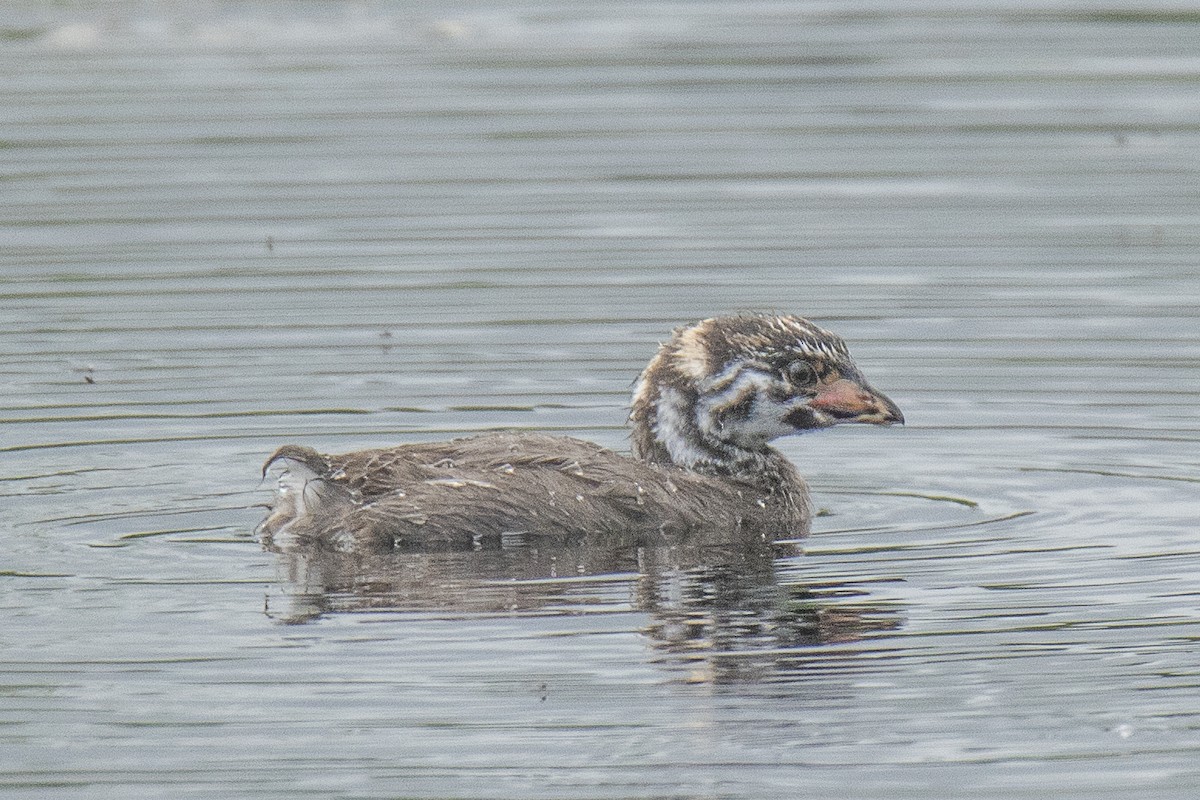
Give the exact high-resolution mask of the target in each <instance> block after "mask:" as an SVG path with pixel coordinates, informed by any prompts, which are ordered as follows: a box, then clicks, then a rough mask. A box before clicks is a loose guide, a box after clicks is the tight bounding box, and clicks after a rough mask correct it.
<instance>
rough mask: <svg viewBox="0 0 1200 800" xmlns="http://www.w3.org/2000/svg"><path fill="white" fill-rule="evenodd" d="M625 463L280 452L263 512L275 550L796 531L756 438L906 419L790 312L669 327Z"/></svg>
mask: <svg viewBox="0 0 1200 800" xmlns="http://www.w3.org/2000/svg"><path fill="white" fill-rule="evenodd" d="M630 421H631V422H632V425H633V431H632V444H633V457H632V458H630V457H627V456H622V455H618V454H617V453H614V452H612V451H610V450H607V449H605V448H603V447H601V446H599V445H597V444H592V443H591V442H585V441H581V440H579V439H572V438H567V437H558V436H546V435H542V434H518V433H492V434H483V435H480V436H473V437H469V438H464V439H456V440H454V441H450V442H437V443H432V444H411V445H401V446H399V447H392V448H385V449H379V450H363V451H359V452H355V453H346V454H344V455H334V456H330V455H322V454H320V453H318V452H317V451H316V450H313V449H312V448H309V447H301V446H297V445H285V446H283V447H281V448H280V449H279V450H278V451H276V452H275V454H274V455H272V456H271V457H270V458H269V459H268V460H267V464H266V467H264V472H265V471H266V469H268V468H271V467H272V466H277V467H282V471H281V473H280V476H279V483H278V488H277V491H276V496H275V502H274V504H273V506H272V509H271V513H270V515H269V516H268V517H267V518H266V519H265V520H264V521H263V523H262V524H261V525H260V526H259V534H260V535H261V536H262V539H263V541H264V542H265V543H266V544H267V545H268V546H271V547H275V548H277V549H288V548H292V547H296V546H301V545H304V544H309V543H311V544H315V545H316V546H318V547H323V548H332V549H336V550H387V549H392V548H394V547H414V546H417V547H424V546H430V545H438V544H441V545H463V546H466V545H471V544H478V543H480V542H482V541H485V540H490V539H498V538H500V537H501V536H503V535H505V534H525V535H528V536H550V537H556V538H564V537H578V536H582V535H586V534H603V533H609V534H622V535H632V536H634V537H636V538H638V539H645V538H646V537H656V536H657V537H661V536H664V535H678V534H685V535H686V534H688V533H689V532H692V533H698V532H700V531H705V532H709V533H711V532H713V531H717V532H720V531H728V532H730V533H734V532H741V533H748V534H750V535H752V536H756V537H762V538H767V539H775V538H786V537H793V536H800V535H803V534H805V533H806V532H807V531H808V526H809V521H810V517H811V511H810V507H809V499H808V487H807V486H806V485H805V483H804V480H803V479H802V478H801V477H800V475H799V473H798V472H797V471H796V468H795V467H794V466H793V465H792V463H791V462H790V461H788V460H787V459H786V458H785V457H784V456H783V455H782V454H781V453H780V452H778V451H777V450H775V449H774V448H772V447H771V446H770V445H769V444H768V443H769V442H770V441H771V440H772V439H775V438H778V437H780V436H785V435H788V434H794V433H804V432H806V431H810V430H815V429H818V428H826V427H829V426H831V425H836V424H838V423H842V422H867V423H872V424H876V425H890V424H893V423H902V422H903V421H904V417H903V415H902V414H901V413H900V409H898V408H897V407H896V405H895V404H894V403H892V401H891V400H889V399H888V398H887V397H885V396H884V395H882V394H880V393H879V392H876V391H874V390H873V389H872V388H871V387H870V386H869V385H868V384H867V382H866V381H865V380H864V379H863V377H862V375H861V374H860V373H859V371H858V369H857V368H856V367H855V366H854V362H853V361H852V360H851V359H850V354H849V352H848V351H847V350H846V345H845V343H844V342H843V341H842V340H841V339H840V338H839V337H837V336H836V335H834V334H832V333H829V332H828V331H825V330H822V329H821V328H818V327H817V326H816V325H813V324H812V323H811V322H808V321H807V320H803V319H800V318H799V317H793V316H774V315H739V316H731V317H716V318H714V319H707V320H703V321H701V322H698V323H696V324H694V325H689V326H686V327H683V328H679V329H677V330H676V331H675V333H674V335H673V336H672V337H671V340H670V341H669V342H667V343H666V344H665V345H663V346H662V347H661V348H660V349H659V351H658V354H657V355H655V357H654V358H653V360H651V362H650V364H649V365H648V366H647V367H646V369H645V371H643V372H642V375H641V377H640V378H639V379H638V381H637V385H636V388H635V390H634V395H633V411H632V413H631V414H630Z"/></svg>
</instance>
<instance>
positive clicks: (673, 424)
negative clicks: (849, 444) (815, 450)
mask: <svg viewBox="0 0 1200 800" xmlns="http://www.w3.org/2000/svg"><path fill="white" fill-rule="evenodd" d="M630 420H631V421H632V423H633V437H632V439H633V448H634V454H635V455H637V456H638V457H639V458H643V459H645V460H648V461H653V462H657V463H670V464H675V465H678V466H681V467H686V468H688V469H694V470H697V471H700V472H710V473H715V474H731V473H736V472H739V471H741V469H742V465H744V464H747V463H752V462H755V461H756V460H759V459H761V458H762V457H763V455H764V454H765V453H766V452H767V451H769V448H768V445H767V443H768V442H770V441H771V440H772V439H776V438H778V437H780V436H787V435H790V434H797V433H806V432H808V431H812V430H817V429H819V428H828V427H830V426H831V425H838V424H841V423H846V422H865V423H870V424H873V425H893V424H903V422H904V415H903V414H901V413H900V409H899V408H897V407H896V404H895V403H893V402H892V401H891V400H889V399H888V398H887V397H886V396H885V395H883V394H882V393H880V392H877V391H875V390H874V389H872V388H871V386H870V385H869V384H868V383H867V381H866V379H864V378H863V376H862V373H861V372H859V371H858V368H857V367H856V366H855V365H854V361H853V360H852V359H851V358H850V353H849V351H848V350H847V349H846V343H845V342H844V341H842V339H841V337H839V336H837V335H835V334H833V333H830V332H829V331H826V330H823V329H822V328H819V327H817V326H816V325H814V324H812V323H811V322H809V321H808V320H805V319H801V318H800V317H794V316H790V315H765V314H764V315H738V316H730V317H715V318H713V319H706V320H703V321H701V322H697V323H695V324H693V325H688V326H685V327H682V328H679V329H677V330H676V331H675V332H674V335H673V336H672V337H671V340H670V341H668V342H667V343H666V344H664V345H663V346H662V347H661V348H660V349H659V351H658V354H657V355H655V357H654V359H653V360H652V361H651V362H650V364H649V365H648V366H647V367H646V369H645V371H644V372H642V374H641V377H640V378H638V381H637V385H636V388H635V390H634V395H633V410H632V413H631V414H630Z"/></svg>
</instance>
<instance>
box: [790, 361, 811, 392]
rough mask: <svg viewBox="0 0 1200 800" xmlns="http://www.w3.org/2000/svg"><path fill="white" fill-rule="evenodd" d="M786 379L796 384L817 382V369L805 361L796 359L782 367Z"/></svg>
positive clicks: (802, 384)
mask: <svg viewBox="0 0 1200 800" xmlns="http://www.w3.org/2000/svg"><path fill="white" fill-rule="evenodd" d="M784 374H785V375H787V379H788V380H789V381H790V382H791V383H792V384H794V385H796V386H807V385H809V384H811V383H816V382H817V371H816V369H814V368H813V365H812V364H810V363H808V362H807V361H801V360H796V361H793V362H791V363H790V364H788V365H787V367H785V368H784Z"/></svg>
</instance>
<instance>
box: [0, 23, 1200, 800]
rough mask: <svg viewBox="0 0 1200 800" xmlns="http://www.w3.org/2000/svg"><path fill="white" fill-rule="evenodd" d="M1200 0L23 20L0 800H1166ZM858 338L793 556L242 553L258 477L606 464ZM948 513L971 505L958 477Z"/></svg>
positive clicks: (1, 424) (1, 34)
mask: <svg viewBox="0 0 1200 800" xmlns="http://www.w3.org/2000/svg"><path fill="white" fill-rule="evenodd" d="M1198 43H1200V11H1197V10H1196V9H1195V8H1194V7H1192V6H1190V5H1187V4H1183V3H1162V4H1156V5H1149V6H1148V5H1144V4H1141V3H1132V2H1124V3H1122V2H1114V3H1109V4H1105V5H1097V4H1092V3H1086V2H1058V3H1051V2H1047V3H1037V2H1002V3H993V2H988V3H978V4H961V3H957V4H951V3H945V4H942V3H933V2H925V3H891V2H889V3H882V2H881V3H845V4H842V3H828V4H822V3H806V2H794V3H793V2H777V3H733V2H730V3H706V2H697V3H680V4H642V3H581V2H575V3H571V2H562V3H541V4H538V3H528V4H524V5H520V6H517V5H508V4H506V3H504V2H500V1H499V0H497V2H475V3H464V4H459V5H441V4H427V3H400V2H397V3H389V2H365V3H347V4H337V3H305V4H276V3H243V2H230V3H192V4H182V3H180V4H146V3H132V2H131V3H116V2H113V3H83V2H80V3H61V4H54V5H48V4H35V3H14V4H9V5H8V6H6V8H5V11H4V16H0V77H2V80H0V388H2V390H3V397H2V399H0V558H2V562H0V611H2V614H3V619H4V622H3V625H2V626H0V792H3V793H4V794H6V795H8V796H13V797H34V796H38V797H40V796H53V797H63V798H76V797H78V798H85V797H86V798H122V799H125V798H142V797H145V798H159V797H177V796H187V797H222V798H224V797H256V798H259V797H262V798H272V797H278V798H285V797H286V798H294V797H322V798H385V797H386V798H395V797H414V798H433V797H450V798H476V797H478V798H485V797H486V798H648V797H678V798H746V799H747V800H749V799H750V798H796V797H822V798H875V797H879V798H883V797H886V798H899V797H911V798H960V797H964V796H970V797H976V798H1019V797H1024V798H1045V797H1078V798H1089V800H1092V799H1093V798H1102V797H1121V798H1128V797H1154V798H1191V797H1194V796H1195V795H1196V791H1197V787H1200V767H1198V766H1197V763H1198V762H1197V756H1198V755H1200V588H1198V585H1197V584H1198V580H1197V579H1198V578H1200V543H1198V541H1197V538H1198V534H1200V524H1198V518H1200V494H1198V491H1197V489H1198V487H1197V484H1198V483H1200V456H1198V455H1197V442H1198V441H1200V415H1198V414H1197V411H1196V407H1197V402H1198V401H1200V326H1198V325H1197V312H1196V305H1197V300H1198V299H1200V269H1198V267H1197V260H1198V255H1197V253H1198V246H1200V157H1198V155H1197V154H1198V153H1200V44H1198ZM742 308H756V309H757V308H776V309H782V310H786V311H790V312H794V313H800V314H803V315H806V316H810V317H812V318H814V319H816V320H818V321H819V322H821V323H822V324H825V325H827V326H829V327H831V328H833V329H835V330H837V331H838V332H839V333H841V334H843V335H844V336H845V337H846V338H847V339H848V340H849V341H850V342H851V345H852V347H853V350H854V352H855V354H856V356H857V358H858V361H859V363H860V365H861V366H862V367H863V369H864V371H865V372H866V374H868V375H869V376H870V377H871V379H872V381H873V383H874V384H876V385H877V386H878V387H879V388H880V389H882V390H884V391H885V392H887V393H888V394H889V395H890V396H892V397H893V398H894V399H895V400H896V401H897V402H898V403H899V404H900V405H901V407H902V408H903V409H904V411H905V414H906V416H907V418H908V420H909V425H908V426H907V427H906V428H904V429H897V430H886V431H881V430H874V429H871V430H850V429H847V430H834V431H829V432H825V433H822V434H818V435H813V436H810V437H804V438H800V439H793V440H789V441H784V442H783V443H782V444H783V447H784V449H785V450H786V452H787V453H788V454H789V455H790V456H791V457H793V458H794V460H795V461H796V462H797V463H798V464H799V465H801V467H802V470H803V472H804V473H805V474H806V475H807V476H808V477H809V479H810V481H811V483H812V484H813V486H814V489H815V494H816V501H817V503H818V505H819V506H820V507H822V508H824V509H826V510H827V511H828V515H827V516H822V517H821V518H819V519H818V520H817V526H816V527H817V530H816V532H815V534H814V535H813V536H812V537H811V538H810V539H809V540H807V541H806V542H805V543H804V545H803V548H802V549H803V552H802V553H790V554H789V553H780V554H777V556H776V557H775V558H771V557H770V555H769V554H768V555H767V556H763V554H747V553H734V554H729V555H728V557H727V558H716V559H713V558H711V557H697V556H696V554H692V553H686V552H672V553H658V552H643V553H594V552H564V553H544V552H537V553H535V552H529V551H527V550H521V549H518V550H514V551H501V552H499V553H468V554H458V555H440V556H439V555H427V556H412V557H409V558H406V559H400V560H398V561H396V562H394V563H392V564H389V565H384V566H380V565H374V566H373V567H372V569H371V570H369V571H362V570H358V571H356V570H354V569H348V568H346V565H343V564H332V563H307V562H301V561H298V560H289V559H287V558H285V557H282V556H275V555H272V554H269V553H264V552H263V551H262V550H261V548H260V547H259V546H258V545H257V544H256V543H255V542H254V541H253V539H252V536H251V531H252V529H253V527H254V525H255V523H256V522H257V520H258V519H259V518H260V516H261V513H262V510H261V508H258V507H257V504H260V503H263V502H265V501H266V500H267V499H268V497H269V494H270V492H269V487H266V486H261V485H259V483H258V469H259V466H260V464H261V462H262V459H263V458H264V457H265V455H266V454H268V453H269V452H271V450H273V449H274V447H275V446H277V445H278V444H280V443H283V442H286V441H296V442H303V443H307V444H311V445H314V446H316V447H319V448H322V449H326V450H335V451H336V450H345V449H351V448H356V447H360V446H368V445H377V444H388V443H400V442H406V441H417V440H428V439H436V438H441V437H446V436H450V435H455V434H459V433H465V432H472V431H478V430H483V429H489V428H496V427H513V428H530V429H538V430H549V431H562V432H568V433H571V434H573V435H577V436H581V437H584V438H590V439H594V440H597V441H600V442H602V443H604V444H607V445H610V446H613V447H617V448H620V447H622V446H623V441H624V439H623V432H622V425H623V419H624V414H625V410H624V403H625V399H626V396H627V392H628V389H629V385H630V382H631V380H632V379H633V377H634V375H635V374H636V373H637V372H638V370H639V369H640V368H641V366H642V365H643V364H644V362H645V360H646V359H647V358H648V357H649V356H650V354H651V353H652V352H653V350H654V347H655V344H656V342H658V341H660V340H661V339H662V338H663V337H664V336H665V335H666V333H667V331H669V329H670V328H671V327H673V326H674V325H677V324H679V323H681V322H685V321H689V320H691V319H695V318H699V317H702V316H708V315H712V314H715V313H720V312H727V311H731V310H736V309H742ZM955 500H963V501H969V502H954V501H955Z"/></svg>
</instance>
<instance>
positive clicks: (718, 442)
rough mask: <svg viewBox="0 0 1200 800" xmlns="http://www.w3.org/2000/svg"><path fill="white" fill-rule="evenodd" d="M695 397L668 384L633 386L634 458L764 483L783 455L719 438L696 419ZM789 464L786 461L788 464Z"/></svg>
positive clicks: (766, 447)
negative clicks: (634, 393)
mask: <svg viewBox="0 0 1200 800" xmlns="http://www.w3.org/2000/svg"><path fill="white" fill-rule="evenodd" d="M695 406H696V398H695V397H694V396H693V395H691V394H689V393H688V392H686V391H685V390H682V389H678V388H675V387H671V386H660V385H655V386H639V387H638V391H637V393H636V395H635V397H634V404H633V410H632V413H631V414H630V416H629V419H630V422H631V424H632V426H633V430H632V433H631V436H630V438H631V442H632V445H633V454H634V456H635V457H636V458H639V459H641V460H643V461H648V462H650V463H653V464H671V465H674V466H677V467H682V468H683V469H687V470H691V471H693V472H699V473H701V474H705V475H714V476H721V477H730V478H737V479H740V480H745V481H749V482H752V483H762V482H764V481H767V482H770V476H772V475H776V474H778V473H779V472H780V465H779V463H778V462H779V461H781V460H782V461H785V462H786V459H785V458H784V456H783V455H782V454H781V453H780V452H779V451H778V450H775V449H774V448H773V447H770V446H768V445H766V444H764V445H762V446H761V447H758V448H749V447H745V446H741V445H738V444H734V443H733V442H731V441H729V440H727V439H721V438H718V437H717V436H715V435H714V433H713V432H712V431H709V430H705V429H704V428H703V427H701V426H700V425H699V424H698V423H697V418H696V408H695ZM789 466H790V465H789Z"/></svg>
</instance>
